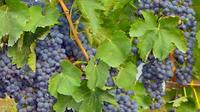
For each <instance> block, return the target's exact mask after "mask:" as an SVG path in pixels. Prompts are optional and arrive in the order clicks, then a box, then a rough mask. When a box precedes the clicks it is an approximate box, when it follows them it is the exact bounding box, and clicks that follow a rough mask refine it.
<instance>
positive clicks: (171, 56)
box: [169, 50, 176, 82]
mask: <svg viewBox="0 0 200 112" xmlns="http://www.w3.org/2000/svg"><path fill="white" fill-rule="evenodd" d="M169 59H170V60H171V62H172V64H173V67H172V72H173V74H174V76H173V77H172V81H174V82H176V76H175V71H176V66H175V59H174V50H173V51H172V52H171V53H170V54H169Z"/></svg>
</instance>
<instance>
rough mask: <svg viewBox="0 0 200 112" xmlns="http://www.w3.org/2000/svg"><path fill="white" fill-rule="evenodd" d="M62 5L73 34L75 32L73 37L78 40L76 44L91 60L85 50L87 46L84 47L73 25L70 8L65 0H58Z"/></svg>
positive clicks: (87, 59)
mask: <svg viewBox="0 0 200 112" xmlns="http://www.w3.org/2000/svg"><path fill="white" fill-rule="evenodd" d="M58 2H59V4H60V6H61V7H62V10H63V12H64V13H65V17H66V18H67V21H68V23H69V26H70V28H71V30H72V34H73V38H74V40H75V42H76V44H77V45H78V47H79V48H80V49H81V51H82V53H83V55H84V57H85V59H86V61H89V56H88V54H87V52H86V50H85V48H84V47H83V45H82V43H81V41H80V39H79V38H78V33H77V31H76V29H75V27H74V25H73V22H72V19H71V16H70V13H69V9H68V8H67V6H66V5H65V3H64V1H63V0H58Z"/></svg>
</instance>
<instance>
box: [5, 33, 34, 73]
mask: <svg viewBox="0 0 200 112" xmlns="http://www.w3.org/2000/svg"><path fill="white" fill-rule="evenodd" d="M34 40H35V37H31V36H30V35H29V33H25V34H24V35H23V37H21V39H19V41H18V42H17V43H16V44H15V45H14V46H12V47H9V48H8V56H9V57H12V63H14V64H16V65H17V67H22V66H24V65H25V64H27V63H28V64H29V65H30V67H31V68H33V69H32V70H33V71H34V67H33V66H35V62H33V61H34V60H36V59H35V58H36V57H34V55H35V52H34V48H31V45H33V44H34ZM32 47H33V46H32ZM30 54H32V57H29V56H30ZM28 58H31V59H33V60H28ZM32 64H33V65H32Z"/></svg>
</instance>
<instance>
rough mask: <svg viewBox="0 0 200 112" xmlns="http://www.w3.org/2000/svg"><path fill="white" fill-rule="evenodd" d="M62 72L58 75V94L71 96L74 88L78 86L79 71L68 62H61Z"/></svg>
mask: <svg viewBox="0 0 200 112" xmlns="http://www.w3.org/2000/svg"><path fill="white" fill-rule="evenodd" d="M61 68H62V72H61V73H60V74H58V75H60V82H59V85H58V88H57V91H58V93H60V94H63V95H72V93H73V92H74V90H75V88H77V87H79V86H80V83H81V79H80V77H81V71H80V69H78V68H77V67H75V66H74V65H72V64H71V63H70V62H69V61H63V62H61Z"/></svg>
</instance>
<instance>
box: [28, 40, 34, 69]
mask: <svg viewBox="0 0 200 112" xmlns="http://www.w3.org/2000/svg"><path fill="white" fill-rule="evenodd" d="M35 46H36V44H35V43H32V44H31V46H30V51H31V53H30V54H29V56H28V65H29V67H30V68H31V69H32V70H33V72H35V71H36V54H35Z"/></svg>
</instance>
